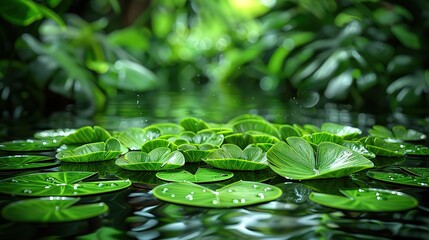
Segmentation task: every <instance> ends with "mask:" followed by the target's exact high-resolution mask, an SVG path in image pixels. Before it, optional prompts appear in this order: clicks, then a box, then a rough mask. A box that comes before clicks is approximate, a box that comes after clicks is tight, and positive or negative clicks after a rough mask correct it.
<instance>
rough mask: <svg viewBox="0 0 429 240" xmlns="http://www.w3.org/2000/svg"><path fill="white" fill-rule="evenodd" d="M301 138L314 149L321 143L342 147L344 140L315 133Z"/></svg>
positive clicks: (325, 133) (328, 134) (324, 133)
mask: <svg viewBox="0 0 429 240" xmlns="http://www.w3.org/2000/svg"><path fill="white" fill-rule="evenodd" d="M302 138H304V139H305V140H307V142H309V143H311V144H312V145H313V146H314V147H316V146H317V145H319V144H320V143H322V142H332V143H336V144H339V145H342V144H343V142H344V140H343V139H342V138H341V137H339V136H337V135H335V134H332V133H327V132H316V133H312V134H307V135H305V136H303V137H302Z"/></svg>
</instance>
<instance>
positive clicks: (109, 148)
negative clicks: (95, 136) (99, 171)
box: [56, 138, 122, 163]
mask: <svg viewBox="0 0 429 240" xmlns="http://www.w3.org/2000/svg"><path fill="white" fill-rule="evenodd" d="M121 153H122V150H121V143H120V142H119V141H118V139H116V138H109V139H107V140H106V142H105V143H104V142H97V143H88V144H85V145H82V146H80V147H77V148H74V149H71V150H65V151H62V152H59V153H57V155H56V157H57V158H58V159H59V160H61V161H62V162H79V163H89V162H99V161H106V160H110V159H113V158H116V157H118V156H119V155H120V154H121Z"/></svg>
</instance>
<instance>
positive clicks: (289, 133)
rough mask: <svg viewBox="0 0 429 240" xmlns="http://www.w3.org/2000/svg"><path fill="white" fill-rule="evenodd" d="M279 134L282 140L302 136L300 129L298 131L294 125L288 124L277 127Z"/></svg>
mask: <svg viewBox="0 0 429 240" xmlns="http://www.w3.org/2000/svg"><path fill="white" fill-rule="evenodd" d="M279 134H280V137H281V139H282V140H286V138H288V137H301V136H302V135H301V132H300V131H298V130H297V129H296V128H295V127H294V126H292V125H288V124H285V125H282V126H280V127H279Z"/></svg>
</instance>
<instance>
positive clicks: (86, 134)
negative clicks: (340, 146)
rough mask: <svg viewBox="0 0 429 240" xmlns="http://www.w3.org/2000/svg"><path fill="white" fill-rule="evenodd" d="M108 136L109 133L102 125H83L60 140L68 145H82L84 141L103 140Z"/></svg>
mask: <svg viewBox="0 0 429 240" xmlns="http://www.w3.org/2000/svg"><path fill="white" fill-rule="evenodd" d="M110 137H111V135H110V133H109V132H108V131H107V130H106V129H104V128H102V127H99V126H94V127H91V126H85V127H81V128H79V129H77V130H76V131H75V132H73V133H71V134H70V135H68V136H66V137H64V138H63V139H62V140H61V142H62V143H63V144H68V145H82V144H85V143H94V142H104V141H106V140H107V139H109V138H110Z"/></svg>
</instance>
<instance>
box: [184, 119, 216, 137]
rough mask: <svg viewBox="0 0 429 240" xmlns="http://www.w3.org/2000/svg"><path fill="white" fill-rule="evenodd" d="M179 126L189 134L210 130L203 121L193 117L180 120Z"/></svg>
mask: <svg viewBox="0 0 429 240" xmlns="http://www.w3.org/2000/svg"><path fill="white" fill-rule="evenodd" d="M180 125H181V126H182V127H183V128H184V129H185V130H186V131H191V132H194V133H196V132H199V131H201V130H203V129H208V128H210V126H209V124H208V123H206V122H205V121H204V120H201V119H198V118H194V117H188V118H184V119H182V120H180Z"/></svg>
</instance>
